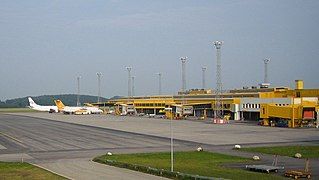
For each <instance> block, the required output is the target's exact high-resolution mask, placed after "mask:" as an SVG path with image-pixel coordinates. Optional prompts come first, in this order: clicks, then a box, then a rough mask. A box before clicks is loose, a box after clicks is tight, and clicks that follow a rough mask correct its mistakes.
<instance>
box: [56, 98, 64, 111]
mask: <svg viewBox="0 0 319 180" xmlns="http://www.w3.org/2000/svg"><path fill="white" fill-rule="evenodd" d="M54 102H55V105H56V106H57V107H58V110H59V111H60V110H62V109H63V108H64V107H65V105H64V104H63V102H62V101H61V100H59V99H58V100H54Z"/></svg>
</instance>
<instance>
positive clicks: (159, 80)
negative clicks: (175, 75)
mask: <svg viewBox="0 0 319 180" xmlns="http://www.w3.org/2000/svg"><path fill="white" fill-rule="evenodd" d="M157 75H158V95H162V73H157Z"/></svg>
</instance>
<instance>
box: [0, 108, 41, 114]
mask: <svg viewBox="0 0 319 180" xmlns="http://www.w3.org/2000/svg"><path fill="white" fill-rule="evenodd" d="M16 112H37V111H35V110H33V109H30V108H0V113H16Z"/></svg>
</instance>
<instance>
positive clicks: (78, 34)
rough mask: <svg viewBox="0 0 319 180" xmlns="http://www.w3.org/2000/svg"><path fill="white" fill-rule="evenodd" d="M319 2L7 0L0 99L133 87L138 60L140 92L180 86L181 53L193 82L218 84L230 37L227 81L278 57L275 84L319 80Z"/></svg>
mask: <svg viewBox="0 0 319 180" xmlns="http://www.w3.org/2000/svg"><path fill="white" fill-rule="evenodd" d="M318 9H319V1H317V0H307V1H302V0H298V1H295V0H280V1H278V0H267V1H264V0H260V1H256V0H251V1H250V0H234V1H231V0H227V1H220V0H178V1H177V0H175V1H174V0H169V1H168V0H167V1H165V0H136V1H128V0H127V1H124V0H109V1H107V0H100V1H93V0H90V1H88V0H87V1H84V0H68V1H63V0H58V1H57V0H48V1H45V0H38V1H35V0H30V1H14V0H1V1H0V63H1V64H0V80H1V81H0V87H1V88H0V100H6V99H10V98H15V97H24V96H28V95H32V96H37V95H44V94H62V93H76V91H77V85H76V77H77V76H79V75H81V77H82V79H81V93H82V94H90V95H96V94H97V76H96V72H102V74H103V75H102V96H104V97H112V96H114V95H127V72H126V69H125V66H132V68H133V69H132V75H134V76H136V78H135V92H136V94H137V95H153V94H156V93H157V92H158V79H157V75H156V73H157V72H161V73H162V74H163V82H162V88H163V93H165V94H176V93H177V91H178V90H179V89H181V62H180V60H179V58H180V57H181V56H187V57H188V62H187V65H186V66H187V88H188V89H189V88H200V87H201V66H206V67H207V77H206V81H207V86H208V87H210V88H214V87H215V83H216V81H215V69H216V68H215V66H216V51H215V49H214V46H213V44H212V42H213V41H215V40H222V41H224V44H223V46H222V81H223V86H224V89H232V88H241V87H243V86H253V85H257V84H258V83H260V82H261V81H262V80H263V67H264V66H263V61H262V59H263V58H265V57H269V58H271V62H270V64H269V80H270V82H271V83H272V85H273V86H290V87H294V80H295V79H303V80H304V81H305V87H306V88H319V79H318V74H319V72H318V67H319V30H318V29H319V23H318V22H319V10H318Z"/></svg>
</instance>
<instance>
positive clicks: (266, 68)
mask: <svg viewBox="0 0 319 180" xmlns="http://www.w3.org/2000/svg"><path fill="white" fill-rule="evenodd" d="M263 61H264V65H265V72H264V73H265V74H264V83H266V84H268V83H269V81H268V64H269V62H270V58H265V59H263Z"/></svg>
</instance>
